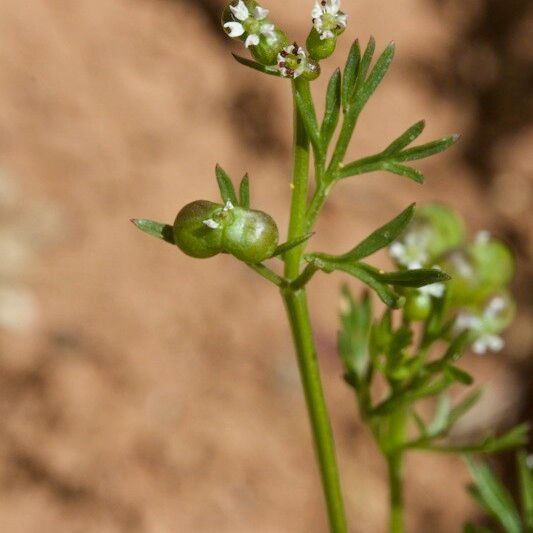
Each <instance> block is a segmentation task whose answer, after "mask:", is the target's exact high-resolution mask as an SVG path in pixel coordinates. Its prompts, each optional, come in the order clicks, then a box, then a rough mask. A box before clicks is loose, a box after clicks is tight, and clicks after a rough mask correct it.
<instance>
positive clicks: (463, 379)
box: [444, 365, 474, 385]
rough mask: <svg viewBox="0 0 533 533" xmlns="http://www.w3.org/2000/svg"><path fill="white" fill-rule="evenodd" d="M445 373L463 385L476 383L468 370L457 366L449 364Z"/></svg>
mask: <svg viewBox="0 0 533 533" xmlns="http://www.w3.org/2000/svg"><path fill="white" fill-rule="evenodd" d="M444 373H445V374H446V375H447V376H448V377H449V378H450V379H452V380H453V381H457V382H458V383H462V384H463V385H472V383H474V378H473V377H472V376H471V375H470V374H469V373H468V372H465V371H464V370H461V369H460V368H458V367H456V366H451V365H450V366H447V367H446V369H445V370H444Z"/></svg>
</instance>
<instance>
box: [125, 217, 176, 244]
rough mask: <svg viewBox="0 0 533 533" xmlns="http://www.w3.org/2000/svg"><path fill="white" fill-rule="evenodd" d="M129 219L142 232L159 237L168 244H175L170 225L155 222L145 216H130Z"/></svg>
mask: <svg viewBox="0 0 533 533" xmlns="http://www.w3.org/2000/svg"><path fill="white" fill-rule="evenodd" d="M131 221H132V222H133V223H134V224H135V226H137V227H138V228H139V229H140V230H141V231H144V233H148V235H151V236H152V237H156V238H157V239H161V240H163V241H165V242H168V243H169V244H176V243H175V242H174V232H173V228H172V226H169V225H168V224H162V223H161V222H155V221H154V220H147V219H145V218H132V219H131Z"/></svg>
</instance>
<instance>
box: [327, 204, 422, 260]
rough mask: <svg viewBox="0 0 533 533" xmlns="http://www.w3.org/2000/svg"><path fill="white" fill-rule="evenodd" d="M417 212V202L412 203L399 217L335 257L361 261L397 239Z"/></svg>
mask: <svg viewBox="0 0 533 533" xmlns="http://www.w3.org/2000/svg"><path fill="white" fill-rule="evenodd" d="M414 213H415V204H411V205H410V206H409V207H408V208H407V209H405V210H404V211H402V212H401V213H400V214H399V215H398V216H397V217H395V218H393V219H392V220H391V221H390V222H388V223H387V224H385V225H384V226H382V227H381V228H379V229H377V230H376V231H375V232H374V233H372V234H371V235H369V236H368V237H367V238H366V239H365V240H363V241H362V242H360V243H359V244H358V245H357V246H356V247H355V248H353V249H352V250H350V251H349V252H347V253H345V254H343V255H340V256H338V257H336V258H335V260H336V261H359V260H360V259H363V258H364V257H368V256H369V255H372V254H373V253H375V252H377V251H378V250H381V249H382V248H385V246H388V245H389V244H390V243H391V242H393V241H394V240H396V239H397V238H398V237H399V236H400V235H401V234H402V233H403V231H404V230H405V228H406V227H407V225H408V224H409V222H411V219H412V218H413V215H414Z"/></svg>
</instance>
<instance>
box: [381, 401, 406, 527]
mask: <svg viewBox="0 0 533 533" xmlns="http://www.w3.org/2000/svg"><path fill="white" fill-rule="evenodd" d="M406 417H407V411H406V410H405V408H401V407H400V408H398V409H397V410H396V411H394V412H393V413H392V414H391V415H390V418H389V431H388V439H387V441H388V442H387V443H386V448H385V450H384V453H385V456H386V459H387V470H388V475H389V501H390V525H389V531H390V533H403V532H404V517H403V507H404V503H403V454H404V451H403V448H402V445H403V444H404V441H405V428H406ZM382 449H383V448H382Z"/></svg>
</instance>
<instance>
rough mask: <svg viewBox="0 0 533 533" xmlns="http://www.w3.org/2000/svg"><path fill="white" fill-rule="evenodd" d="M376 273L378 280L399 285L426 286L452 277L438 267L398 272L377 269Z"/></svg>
mask: <svg viewBox="0 0 533 533" xmlns="http://www.w3.org/2000/svg"><path fill="white" fill-rule="evenodd" d="M365 266H367V265H365ZM371 268H372V267H371ZM375 275H376V279H377V280H378V281H381V282H382V283H388V284H389V285H394V286H397V287H424V286H425V285H431V284H433V283H439V282H442V281H448V280H449V279H450V276H448V274H446V273H445V272H443V271H442V270H438V269H436V268H416V269H413V270H402V271H398V272H380V271H376V274H375Z"/></svg>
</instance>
